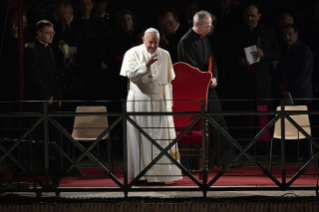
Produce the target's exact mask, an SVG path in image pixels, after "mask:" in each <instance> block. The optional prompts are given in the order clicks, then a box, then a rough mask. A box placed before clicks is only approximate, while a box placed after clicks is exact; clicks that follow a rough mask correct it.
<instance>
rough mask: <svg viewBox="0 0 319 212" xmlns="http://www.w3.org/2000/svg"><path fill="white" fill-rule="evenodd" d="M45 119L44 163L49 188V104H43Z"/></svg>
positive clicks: (46, 182)
mask: <svg viewBox="0 0 319 212" xmlns="http://www.w3.org/2000/svg"><path fill="white" fill-rule="evenodd" d="M43 118H44V120H43V121H44V163H45V171H44V173H45V185H46V186H47V187H48V186H49V168H50V167H49V127H48V126H49V123H48V103H47V102H43Z"/></svg>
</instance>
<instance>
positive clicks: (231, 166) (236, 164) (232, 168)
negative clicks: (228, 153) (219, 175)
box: [222, 162, 243, 172]
mask: <svg viewBox="0 0 319 212" xmlns="http://www.w3.org/2000/svg"><path fill="white" fill-rule="evenodd" d="M241 167H243V164H241V163H239V162H234V163H230V167H229V168H228V169H226V172H229V171H231V170H234V169H239V168H241ZM222 168H223V169H224V168H226V166H222Z"/></svg>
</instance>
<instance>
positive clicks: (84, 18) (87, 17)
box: [82, 16, 90, 19]
mask: <svg viewBox="0 0 319 212" xmlns="http://www.w3.org/2000/svg"><path fill="white" fill-rule="evenodd" d="M82 19H90V16H88V17H84V16H82Z"/></svg>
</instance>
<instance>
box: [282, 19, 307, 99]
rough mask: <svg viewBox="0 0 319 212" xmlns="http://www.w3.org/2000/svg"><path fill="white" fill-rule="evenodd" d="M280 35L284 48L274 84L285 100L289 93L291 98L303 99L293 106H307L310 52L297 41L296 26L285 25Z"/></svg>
mask: <svg viewBox="0 0 319 212" xmlns="http://www.w3.org/2000/svg"><path fill="white" fill-rule="evenodd" d="M282 34H283V38H284V41H285V43H286V47H284V48H282V57H281V59H280V60H279V61H278V64H277V69H276V82H277V83H278V86H279V88H280V90H281V93H282V96H283V97H284V98H287V95H288V92H290V94H291V97H292V98H305V100H296V101H294V103H295V104H303V105H304V104H309V103H310V102H311V99H310V98H312V97H313V92H312V82H311V76H312V69H313V57H312V53H311V50H310V48H309V47H308V46H306V45H305V44H304V43H302V42H300V41H299V40H298V28H297V27H296V25H294V24H287V25H286V26H285V27H284V28H283V30H282ZM287 47H288V48H287Z"/></svg>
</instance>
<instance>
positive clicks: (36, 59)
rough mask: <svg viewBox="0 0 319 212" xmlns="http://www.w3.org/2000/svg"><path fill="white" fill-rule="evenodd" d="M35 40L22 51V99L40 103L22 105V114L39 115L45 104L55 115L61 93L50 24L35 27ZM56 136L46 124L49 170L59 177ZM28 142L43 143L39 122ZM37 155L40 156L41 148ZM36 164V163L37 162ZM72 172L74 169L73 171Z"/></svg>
mask: <svg viewBox="0 0 319 212" xmlns="http://www.w3.org/2000/svg"><path fill="white" fill-rule="evenodd" d="M36 31H37V37H36V39H35V40H34V41H33V43H31V44H30V45H29V46H28V47H27V48H26V49H25V51H24V99H25V100H36V101H41V102H31V103H30V102H26V103H25V105H24V111H29V112H42V108H43V103H45V102H47V104H48V109H49V112H56V111H59V110H60V107H61V99H62V95H61V90H60V85H59V78H58V74H57V71H56V65H55V58H54V54H53V49H52V47H51V46H50V45H49V44H51V43H52V40H53V37H54V35H55V31H54V29H53V24H52V23H51V22H50V21H47V20H42V21H39V22H38V23H37V25H36ZM38 119H39V118H30V119H29V120H27V121H26V122H25V121H24V124H25V126H26V127H27V128H30V127H31V126H32V125H34V124H35V122H36V121H38ZM55 120H57V121H59V120H58V119H55ZM60 135H61V134H60V133H59V132H58V131H57V129H56V128H55V127H54V126H53V125H51V124H49V141H50V143H49V144H50V146H49V153H50V156H51V158H52V156H53V158H54V161H52V160H51V161H50V162H52V163H50V168H53V170H54V171H55V172H54V176H55V177H57V176H59V175H60V174H61V167H60V165H61V160H60V159H61V150H60V148H58V146H57V145H56V144H55V143H54V142H57V141H58V140H60ZM31 139H32V140H37V141H40V140H42V141H43V140H44V128H43V123H40V125H38V126H37V128H35V130H33V131H32V132H31ZM40 151H41V152H39V154H37V156H41V155H42V156H43V152H44V151H43V149H42V148H41V149H40ZM39 163H40V162H39ZM70 163H71V162H70V161H67V160H64V166H63V167H64V169H66V168H68V166H69V165H70ZM73 170H74V169H73Z"/></svg>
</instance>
